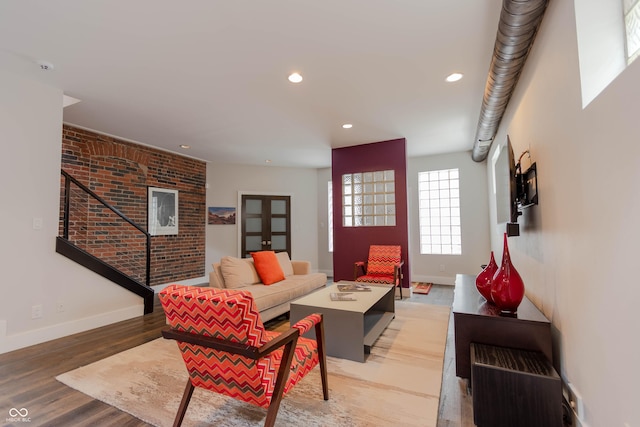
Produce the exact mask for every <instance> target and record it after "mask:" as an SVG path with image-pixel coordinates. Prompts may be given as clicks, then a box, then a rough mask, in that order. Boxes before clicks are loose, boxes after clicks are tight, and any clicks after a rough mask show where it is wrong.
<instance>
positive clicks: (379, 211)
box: [342, 170, 396, 227]
mask: <svg viewBox="0 0 640 427" xmlns="http://www.w3.org/2000/svg"><path fill="white" fill-rule="evenodd" d="M342 225H343V226H344V227H375V226H394V225H396V183H395V174H394V171H393V170H386V171H376V172H362V173H349V174H344V175H342Z"/></svg>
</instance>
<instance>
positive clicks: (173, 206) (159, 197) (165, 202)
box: [148, 187, 178, 236]
mask: <svg viewBox="0 0 640 427" xmlns="http://www.w3.org/2000/svg"><path fill="white" fill-rule="evenodd" d="M148 203H149V207H148V215H149V219H148V231H149V234H151V235H152V236H166V235H171V234H178V190H169V189H166V188H157V187H149V196H148Z"/></svg>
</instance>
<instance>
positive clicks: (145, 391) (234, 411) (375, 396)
mask: <svg viewBox="0 0 640 427" xmlns="http://www.w3.org/2000/svg"><path fill="white" fill-rule="evenodd" d="M448 321H449V307H444V306H436V305H429V304H420V303H412V302H404V301H399V302H397V303H396V318H395V319H394V320H393V321H392V322H391V324H390V325H389V326H388V327H387V329H386V330H385V332H384V333H383V334H382V335H381V336H380V338H379V339H378V340H377V341H376V343H375V345H374V346H373V347H372V349H371V354H370V355H369V356H368V357H367V360H366V362H365V363H359V362H353V361H349V360H343V359H338V358H333V357H328V358H327V364H328V372H329V400H328V401H324V400H323V399H322V386H321V382H320V375H319V368H315V369H314V370H313V371H312V372H310V373H309V374H308V375H307V376H306V377H305V378H304V379H303V380H302V381H300V382H299V383H298V384H296V386H295V387H294V388H293V389H292V390H291V391H290V392H289V393H288V394H287V395H286V396H285V397H284V399H283V401H282V404H281V406H280V410H279V412H278V416H277V419H276V425H278V426H296V427H297V426H305V427H308V426H318V427H320V426H322V427H333V426H335V427H342V426H362V427H364V426H389V425H401V426H421V427H425V426H434V427H435V426H436V423H437V415H438V404H439V398H440V387H441V383H442V367H443V358H444V350H445V344H446V337H447V327H448ZM56 379H57V380H58V381H61V382H62V383H64V384H66V385H68V386H69V387H72V388H74V389H76V390H79V391H81V392H82V393H85V394H87V395H89V396H91V397H93V398H94V399H98V400H100V401H103V402H105V403H108V404H109V405H112V406H115V407H116V408H118V409H120V410H122V411H125V412H128V413H130V414H132V415H133V416H135V417H137V418H139V419H141V420H143V421H145V422H147V423H149V424H152V425H154V426H170V425H172V423H173V419H174V417H175V414H176V412H177V409H178V405H179V403H180V399H181V397H182V392H183V390H184V386H185V384H186V381H187V371H186V368H185V366H184V363H183V361H182V358H181V356H180V353H179V351H178V348H177V345H176V343H175V341H170V340H165V339H162V338H159V339H156V340H154V341H151V342H148V343H146V344H143V345H141V346H138V347H135V348H132V349H130V350H127V351H124V352H122V353H119V354H116V355H114V356H111V357H108V358H106V359H103V360H100V361H98V362H95V363H92V364H90V365H87V366H84V367H81V368H78V369H75V370H73V371H70V372H67V373H64V374H62V375H59V376H58V377H56ZM265 416H266V410H264V409H262V408H259V407H255V406H253V405H249V404H247V403H244V402H240V401H236V400H234V399H231V398H228V397H226V396H221V395H218V394H214V393H211V392H209V391H206V390H202V389H196V390H195V391H194V394H193V397H192V400H191V403H190V404H189V407H188V409H187V413H186V416H185V420H184V422H183V426H187V427H196V426H205V425H213V426H229V427H234V426H251V427H253V426H256V427H258V426H262V425H263V424H264V419H265Z"/></svg>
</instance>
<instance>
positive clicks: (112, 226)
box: [57, 170, 153, 313]
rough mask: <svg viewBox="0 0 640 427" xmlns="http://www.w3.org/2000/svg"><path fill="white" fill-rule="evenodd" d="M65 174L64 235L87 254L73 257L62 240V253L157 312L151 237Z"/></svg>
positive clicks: (71, 251) (62, 236)
mask: <svg viewBox="0 0 640 427" xmlns="http://www.w3.org/2000/svg"><path fill="white" fill-rule="evenodd" d="M61 172H62V177H63V178H64V194H63V197H64V199H63V200H62V206H61V208H62V212H61V214H62V217H61V219H62V221H61V225H60V227H61V229H60V235H61V238H62V239H63V240H64V241H66V242H68V243H69V244H71V245H73V246H74V247H75V248H77V249H79V250H80V251H82V252H83V253H78V254H77V256H76V257H73V256H70V255H72V254H73V253H74V251H75V250H74V249H72V248H69V247H67V246H66V245H65V244H64V243H63V242H60V238H58V240H59V242H58V245H57V250H58V252H60V253H61V254H63V255H65V256H68V257H69V258H72V259H75V260H76V261H77V262H79V263H81V264H83V265H85V267H88V268H90V269H92V270H93V271H95V272H96V273H98V274H101V275H102V276H104V277H106V278H108V279H109V280H112V281H114V282H116V283H118V284H119V285H121V286H123V287H125V288H127V289H129V290H130V291H132V292H135V293H137V294H138V295H140V296H143V297H145V313H147V312H151V311H147V310H148V308H147V300H149V301H150V302H151V308H150V310H153V290H152V289H151V288H150V283H151V236H150V235H149V233H148V232H147V231H146V230H145V229H144V228H142V227H141V226H140V225H138V224H136V223H135V222H134V221H133V220H131V219H130V218H128V217H127V216H126V215H124V214H123V213H122V212H121V211H120V210H119V209H117V208H116V207H114V206H112V205H111V204H110V203H108V202H107V201H106V200H104V199H103V198H102V197H100V196H99V195H97V194H96V193H95V192H93V191H92V190H91V189H89V188H88V187H87V186H85V185H84V184H82V183H81V182H79V181H78V180H77V179H76V178H74V177H73V176H71V175H70V174H69V173H67V172H66V171H64V170H62V171H61ZM111 269H113V271H111ZM149 295H151V297H149Z"/></svg>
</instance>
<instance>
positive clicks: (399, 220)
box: [331, 138, 410, 287]
mask: <svg viewBox="0 0 640 427" xmlns="http://www.w3.org/2000/svg"><path fill="white" fill-rule="evenodd" d="M331 156H332V160H331V179H332V181H333V183H334V184H333V206H334V210H333V224H334V225H333V280H334V281H338V280H353V264H354V262H356V261H366V259H367V255H368V253H369V246H370V245H373V244H378V245H400V246H401V247H402V258H403V259H404V267H403V274H404V279H403V281H402V286H403V287H409V273H408V272H409V271H410V269H409V257H408V254H409V225H408V209H407V155H406V140H405V139H404V138H401V139H394V140H390V141H382V142H376V143H371V144H363V145H357V146H353V147H344V148H335V149H333V150H332V153H331ZM391 169H393V170H394V171H395V172H394V174H395V184H396V186H395V191H396V225H395V226H393V227H388V226H385V227H380V226H378V227H343V226H342V184H341V183H342V175H344V174H346V173H357V172H374V171H383V170H391Z"/></svg>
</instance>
